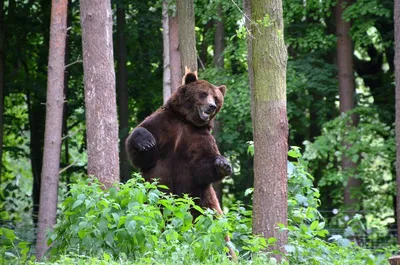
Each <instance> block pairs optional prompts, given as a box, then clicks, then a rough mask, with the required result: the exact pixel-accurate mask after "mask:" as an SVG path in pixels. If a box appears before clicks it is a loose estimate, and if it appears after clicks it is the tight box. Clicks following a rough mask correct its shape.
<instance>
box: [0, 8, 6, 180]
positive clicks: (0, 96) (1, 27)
mask: <svg viewBox="0 0 400 265" xmlns="http://www.w3.org/2000/svg"><path fill="white" fill-rule="evenodd" d="M4 13H5V12H4V1H1V3H0V184H1V182H2V180H1V174H2V169H3V162H2V161H3V130H4V129H3V128H4V117H3V115H4V66H5V51H4V43H5V17H4Z"/></svg>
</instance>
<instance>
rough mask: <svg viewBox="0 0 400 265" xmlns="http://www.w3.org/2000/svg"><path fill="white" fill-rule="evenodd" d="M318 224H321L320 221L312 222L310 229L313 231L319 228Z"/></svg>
mask: <svg viewBox="0 0 400 265" xmlns="http://www.w3.org/2000/svg"><path fill="white" fill-rule="evenodd" d="M318 224H319V222H318V221H314V222H312V223H311V225H310V229H311V230H312V231H315V229H317V227H318Z"/></svg>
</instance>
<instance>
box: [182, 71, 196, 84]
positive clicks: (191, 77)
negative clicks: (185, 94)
mask: <svg viewBox="0 0 400 265" xmlns="http://www.w3.org/2000/svg"><path fill="white" fill-rule="evenodd" d="M195 81H197V76H196V74H195V73H188V74H186V75H185V85H187V84H190V83H192V82H195Z"/></svg>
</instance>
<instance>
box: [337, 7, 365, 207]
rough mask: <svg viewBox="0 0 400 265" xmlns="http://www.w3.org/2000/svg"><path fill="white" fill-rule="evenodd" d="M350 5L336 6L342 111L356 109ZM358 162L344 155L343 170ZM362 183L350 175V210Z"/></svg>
mask: <svg viewBox="0 0 400 265" xmlns="http://www.w3.org/2000/svg"><path fill="white" fill-rule="evenodd" d="M348 5H349V1H347V0H339V1H338V2H337V4H336V7H335V13H336V35H337V62H338V69H339V101H340V112H341V113H346V112H348V111H350V110H352V109H354V105H355V103H354V101H355V100H354V99H355V97H354V95H355V89H354V74H353V44H352V40H351V38H350V35H349V31H350V27H351V25H350V22H346V21H344V19H343V17H342V15H343V11H344V10H345V8H346V6H348ZM351 118H352V123H351V124H349V126H354V125H355V123H356V116H355V115H352V117H351ZM343 144H344V145H345V146H346V148H349V147H350V145H351V143H343ZM356 168H357V164H356V163H354V162H353V161H352V160H351V158H349V157H346V156H343V157H342V170H343V171H347V172H351V171H355V170H356ZM360 185H361V180H360V179H356V178H354V177H351V176H350V177H349V178H348V181H347V185H346V187H345V188H344V204H345V206H347V208H348V210H354V209H353V208H354V207H353V206H354V205H355V204H357V203H358V202H359V200H358V198H357V197H353V196H351V192H352V190H353V189H354V188H357V187H359V186H360Z"/></svg>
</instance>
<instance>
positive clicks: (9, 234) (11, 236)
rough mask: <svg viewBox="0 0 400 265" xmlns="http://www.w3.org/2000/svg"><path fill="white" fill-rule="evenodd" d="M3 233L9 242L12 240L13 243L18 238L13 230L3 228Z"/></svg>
mask: <svg viewBox="0 0 400 265" xmlns="http://www.w3.org/2000/svg"><path fill="white" fill-rule="evenodd" d="M1 231H2V234H3V235H4V236H5V237H6V238H7V239H8V240H10V241H11V242H13V241H14V240H15V239H16V238H17V236H16V235H15V233H14V231H13V230H10V229H7V228H4V227H2V228H1Z"/></svg>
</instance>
